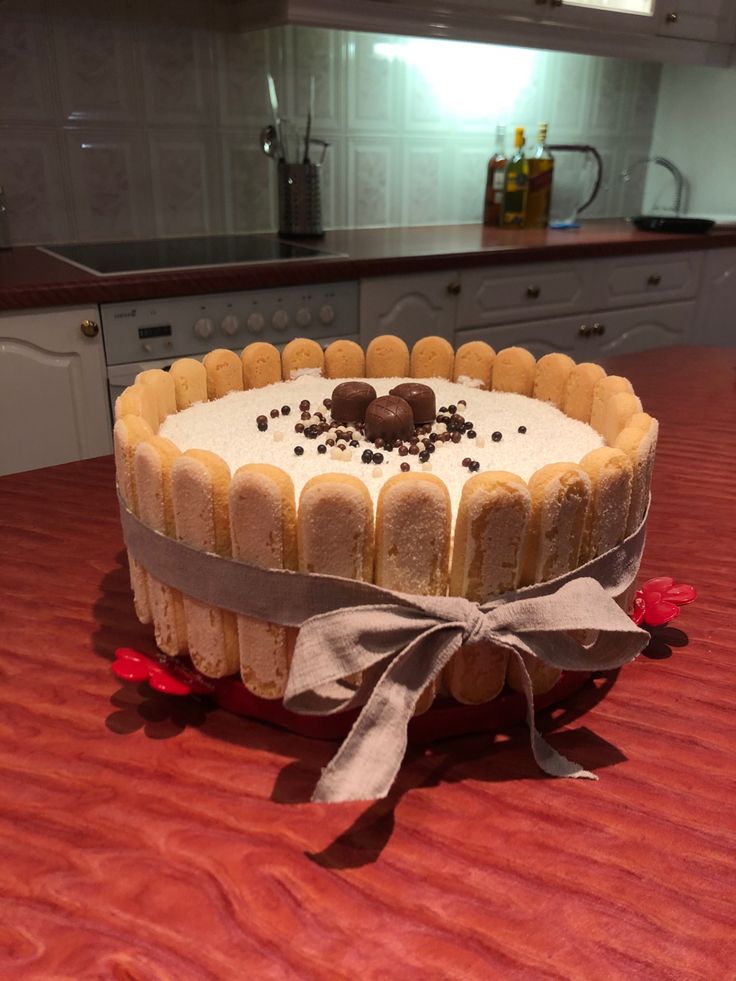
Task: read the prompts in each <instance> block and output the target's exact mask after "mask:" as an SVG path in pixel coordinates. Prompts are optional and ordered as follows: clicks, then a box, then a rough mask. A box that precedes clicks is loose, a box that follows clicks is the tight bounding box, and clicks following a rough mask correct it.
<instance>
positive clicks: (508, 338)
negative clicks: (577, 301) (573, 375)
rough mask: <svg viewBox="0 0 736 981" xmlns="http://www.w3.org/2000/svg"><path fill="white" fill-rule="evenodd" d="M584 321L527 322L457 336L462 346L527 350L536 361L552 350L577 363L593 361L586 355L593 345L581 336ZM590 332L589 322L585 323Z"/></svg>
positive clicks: (482, 328) (567, 319)
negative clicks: (482, 344) (472, 343)
mask: <svg viewBox="0 0 736 981" xmlns="http://www.w3.org/2000/svg"><path fill="white" fill-rule="evenodd" d="M583 324H584V321H583V320H582V319H581V318H580V317H552V318H550V319H549V320H536V321H533V320H532V321H526V322H525V323H522V324H511V325H508V326H500V325H499V326H491V325H489V326H487V327H472V328H469V329H466V330H459V331H458V332H457V333H456V334H455V344H456V346H457V347H459V346H460V345H461V344H465V342H466V341H485V342H486V344H490V345H491V347H492V348H494V349H495V350H496V351H500V350H501V348H504V347H516V346H518V347H525V348H526V349H527V350H528V351H531V352H532V354H533V355H534V357H535V358H541V357H542V355H543V354H550V353H551V352H553V351H561V352H563V353H564V354H569V355H570V357H572V358H575V359H576V360H578V361H585V360H590V359H589V358H586V357H583V356H582V355H583V353H584V352H585V351H587V350H588V348H589V347H590V345H586V344H584V340H585V338H583V337H582V336H581V334H580V327H581V326H582V325H583ZM585 326H586V330H587V322H585Z"/></svg>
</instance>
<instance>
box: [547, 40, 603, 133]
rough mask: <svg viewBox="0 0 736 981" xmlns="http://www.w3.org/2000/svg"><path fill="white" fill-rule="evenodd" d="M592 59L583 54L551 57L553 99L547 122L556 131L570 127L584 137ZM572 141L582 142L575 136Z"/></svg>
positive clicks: (593, 61)
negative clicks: (552, 58)
mask: <svg viewBox="0 0 736 981" xmlns="http://www.w3.org/2000/svg"><path fill="white" fill-rule="evenodd" d="M595 60H596V59H595V58H590V57H587V56H586V55H573V54H557V55H555V56H554V68H555V70H554V73H553V74H552V79H551V81H552V89H553V101H552V110H551V112H550V119H549V122H550V123H551V125H552V126H553V127H554V129H555V130H556V131H557V130H563V129H572V130H574V131H576V132H577V133H579V134H580V136H581V137H582V136H584V134H585V130H586V124H587V119H588V115H589V108H588V106H589V100H590V89H591V84H592V83H591V73H592V70H593V65H594V63H595ZM554 142H557V141H556V140H555V141H554ZM576 142H585V141H583V140H581V139H578V140H577V141H576Z"/></svg>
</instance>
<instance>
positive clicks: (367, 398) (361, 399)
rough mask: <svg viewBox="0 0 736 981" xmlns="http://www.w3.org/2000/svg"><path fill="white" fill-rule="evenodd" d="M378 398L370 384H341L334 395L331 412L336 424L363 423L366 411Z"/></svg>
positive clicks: (353, 382) (354, 382)
mask: <svg viewBox="0 0 736 981" xmlns="http://www.w3.org/2000/svg"><path fill="white" fill-rule="evenodd" d="M375 397H376V390H375V388H374V387H373V386H372V385H369V384H368V382H359V381H348V382H341V383H340V384H339V385H338V386H337V387H336V388H335V390H334V391H333V393H332V405H331V406H330V411H331V413H332V418H333V419H334V420H335V422H363V420H364V419H365V410H366V409H367V408H368V406H369V405H370V404H371V402H372V401H373V400H374V399H375Z"/></svg>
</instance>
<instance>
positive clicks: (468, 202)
mask: <svg viewBox="0 0 736 981" xmlns="http://www.w3.org/2000/svg"><path fill="white" fill-rule="evenodd" d="M487 171H488V149H487V147H485V146H482V145H478V144H477V143H476V145H475V146H462V147H460V148H458V149H457V150H456V152H455V155H454V176H453V185H452V186H453V190H452V198H453V201H454V212H455V221H461V222H462V221H481V220H482V218H483V197H484V194H485V187H486V174H487Z"/></svg>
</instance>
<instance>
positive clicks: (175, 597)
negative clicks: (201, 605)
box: [135, 436, 187, 655]
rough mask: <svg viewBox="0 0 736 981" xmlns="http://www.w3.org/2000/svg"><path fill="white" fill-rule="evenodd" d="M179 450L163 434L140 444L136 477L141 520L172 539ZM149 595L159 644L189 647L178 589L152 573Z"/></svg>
mask: <svg viewBox="0 0 736 981" xmlns="http://www.w3.org/2000/svg"><path fill="white" fill-rule="evenodd" d="M178 456H180V453H179V450H178V449H177V447H176V446H174V444H173V443H172V442H171V440H168V439H164V437H163V436H152V437H151V438H150V439H149V440H146V442H144V443H140V444H139V446H138V448H137V450H136V454H135V480H136V485H137V488H138V506H139V514H140V517H141V519H142V520H143V521H144V522H145V523H146V524H147V525H148V526H149V527H150V528H154V529H155V530H156V531H160V532H162V533H163V534H164V535H166V536H168V537H169V538H175V537H176V528H175V525H174V499H173V496H172V492H171V469H172V466H173V464H174V460H175V459H176V458H177V457H178ZM148 597H149V600H150V603H151V614H152V616H153V624H154V629H155V632H156V644H157V645H158V647H159V648H160V649H161V650H162V651H163V652H164V653H165V654H171V655H175V654H180V653H181V652H182V651H185V650H186V649H187V629H186V619H185V617H184V603H183V601H182V596H181V593H180V592H179V590H178V589H172V588H171V586H167V585H165V584H164V583H162V582H159V581H158V580H157V579H154V578H153V576H150V575H149V576H148Z"/></svg>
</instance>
